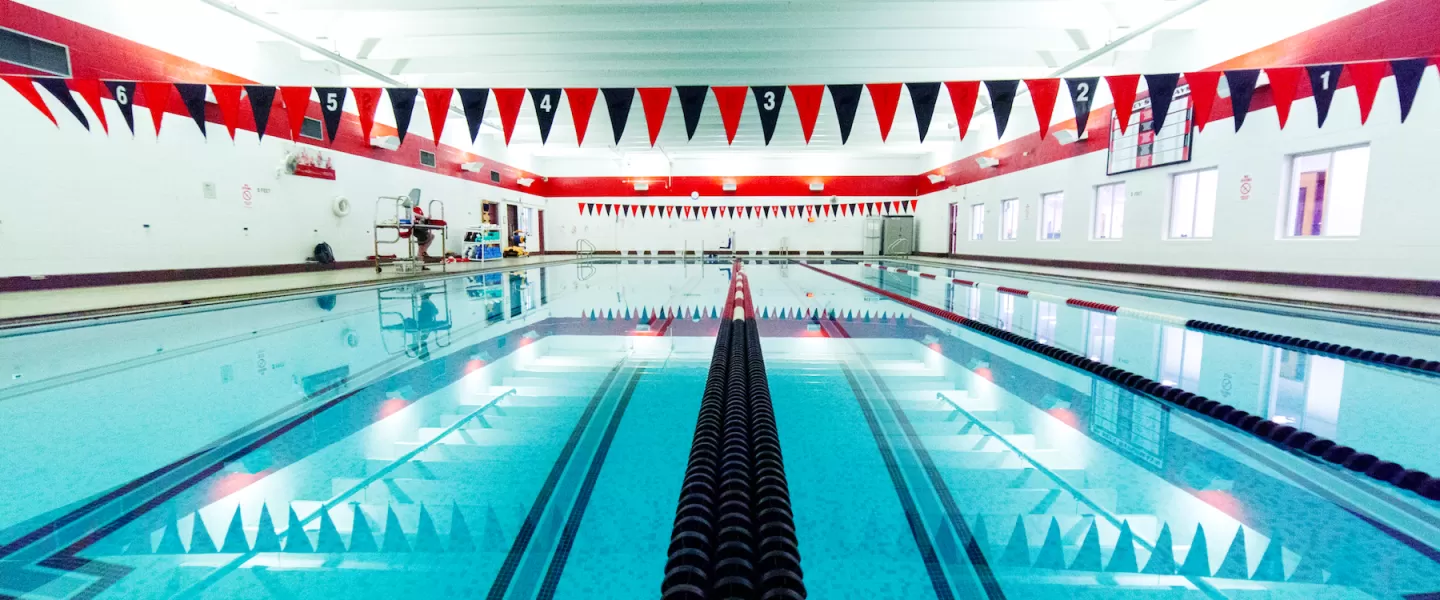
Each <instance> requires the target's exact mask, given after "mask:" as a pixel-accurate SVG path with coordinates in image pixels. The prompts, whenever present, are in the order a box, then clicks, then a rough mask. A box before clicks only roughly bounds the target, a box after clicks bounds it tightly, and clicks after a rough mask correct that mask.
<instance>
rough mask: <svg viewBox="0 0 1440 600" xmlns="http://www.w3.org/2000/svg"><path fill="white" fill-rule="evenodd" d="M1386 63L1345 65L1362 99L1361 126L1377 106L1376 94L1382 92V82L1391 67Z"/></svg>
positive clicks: (1357, 93) (1356, 91)
mask: <svg viewBox="0 0 1440 600" xmlns="http://www.w3.org/2000/svg"><path fill="white" fill-rule="evenodd" d="M1389 66H1390V65H1389V63H1385V62H1360V63H1350V64H1348V65H1345V70H1346V71H1349V72H1350V81H1353V82H1355V95H1356V96H1359V98H1360V124H1361V125H1364V124H1365V121H1366V120H1368V119H1369V118H1370V109H1371V108H1373V107H1374V106H1375V93H1376V92H1378V91H1379V90H1380V80H1381V79H1382V78H1384V77H1385V71H1386V70H1387V68H1388V67H1389Z"/></svg>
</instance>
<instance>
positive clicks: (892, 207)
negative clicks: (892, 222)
mask: <svg viewBox="0 0 1440 600" xmlns="http://www.w3.org/2000/svg"><path fill="white" fill-rule="evenodd" d="M890 212H892V213H897V212H900V203H899V202H891V203H890Z"/></svg>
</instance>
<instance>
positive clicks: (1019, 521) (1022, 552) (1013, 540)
mask: <svg viewBox="0 0 1440 600" xmlns="http://www.w3.org/2000/svg"><path fill="white" fill-rule="evenodd" d="M1000 564H1002V565H1005V566H1007V567H1028V566H1030V540H1029V538H1028V537H1027V536H1026V535H1025V517H1023V516H1022V517H1015V528H1014V529H1012V530H1011V531H1010V541H1009V543H1007V544H1005V553H1004V554H1002V555H1000Z"/></svg>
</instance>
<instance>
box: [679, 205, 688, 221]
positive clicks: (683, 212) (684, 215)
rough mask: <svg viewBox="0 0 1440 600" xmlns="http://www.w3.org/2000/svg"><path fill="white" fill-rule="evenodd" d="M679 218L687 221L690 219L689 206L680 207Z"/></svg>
mask: <svg viewBox="0 0 1440 600" xmlns="http://www.w3.org/2000/svg"><path fill="white" fill-rule="evenodd" d="M680 217H681V218H683V219H689V218H690V206H689V205H685V206H682V207H680Z"/></svg>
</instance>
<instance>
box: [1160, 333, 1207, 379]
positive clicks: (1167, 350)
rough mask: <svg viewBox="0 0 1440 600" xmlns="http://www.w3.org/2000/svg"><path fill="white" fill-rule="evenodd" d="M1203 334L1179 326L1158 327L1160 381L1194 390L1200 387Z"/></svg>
mask: <svg viewBox="0 0 1440 600" xmlns="http://www.w3.org/2000/svg"><path fill="white" fill-rule="evenodd" d="M1204 344H1205V334H1203V333H1200V332H1198V331H1189V330H1186V329H1182V328H1179V327H1162V328H1161V329H1160V369H1159V371H1160V383H1163V384H1165V385H1169V386H1178V387H1179V388H1180V389H1185V390H1195V389H1199V387H1200V352H1201V349H1202V348H1203V346H1204Z"/></svg>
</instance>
